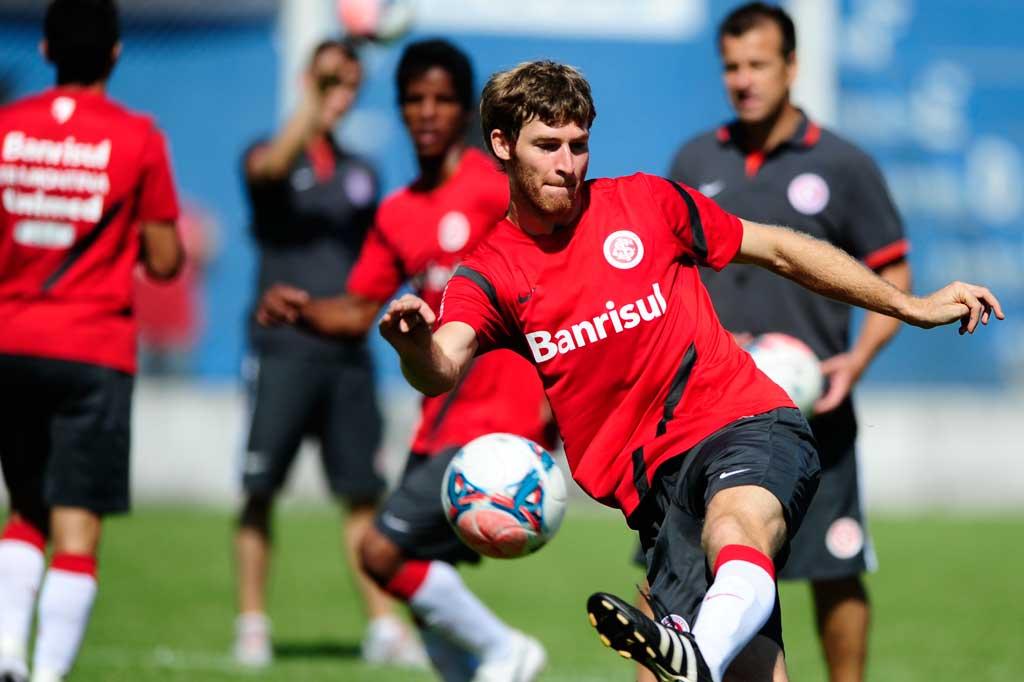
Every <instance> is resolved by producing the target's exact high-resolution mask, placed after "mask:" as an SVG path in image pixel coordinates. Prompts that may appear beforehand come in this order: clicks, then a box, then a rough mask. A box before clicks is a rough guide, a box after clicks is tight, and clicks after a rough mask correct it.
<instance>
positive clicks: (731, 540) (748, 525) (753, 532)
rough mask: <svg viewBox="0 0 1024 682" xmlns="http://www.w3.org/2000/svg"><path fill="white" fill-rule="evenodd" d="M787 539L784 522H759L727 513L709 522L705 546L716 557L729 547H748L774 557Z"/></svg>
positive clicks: (704, 539) (704, 535) (779, 520)
mask: <svg viewBox="0 0 1024 682" xmlns="http://www.w3.org/2000/svg"><path fill="white" fill-rule="evenodd" d="M785 537H786V524H785V521H784V520H783V519H781V518H779V519H777V520H775V519H768V520H763V519H760V520H757V521H756V522H755V521H753V520H752V519H750V518H748V517H746V516H744V515H743V514H740V513H727V514H719V515H716V516H715V517H714V518H713V519H708V520H707V521H706V522H705V524H704V530H703V532H702V534H701V542H702V544H703V546H704V547H705V549H706V551H707V553H708V554H709V555H711V556H716V555H717V554H718V551H719V550H721V549H722V548H723V547H725V546H726V545H745V546H747V547H753V548H754V549H756V550H758V551H759V552H761V553H762V554H765V555H767V556H770V557H772V556H775V553H776V552H777V551H778V549H779V547H781V546H782V543H783V542H784V541H785Z"/></svg>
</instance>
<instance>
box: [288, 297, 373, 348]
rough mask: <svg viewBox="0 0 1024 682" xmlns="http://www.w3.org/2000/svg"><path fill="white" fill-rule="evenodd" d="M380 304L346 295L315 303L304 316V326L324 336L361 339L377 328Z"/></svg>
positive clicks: (302, 311) (303, 312)
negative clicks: (374, 327)
mask: <svg viewBox="0 0 1024 682" xmlns="http://www.w3.org/2000/svg"><path fill="white" fill-rule="evenodd" d="M378 310H380V304H379V303H376V302H372V301H365V300H359V299H354V298H353V297H352V296H348V295H343V296H335V297H333V298H319V299H313V300H311V301H309V302H308V303H306V304H305V305H304V306H303V307H302V310H301V312H300V319H301V321H302V324H303V325H304V326H305V327H307V328H309V329H312V330H313V331H315V332H316V333H318V334H322V335H324V336H332V337H341V338H358V337H361V336H365V335H366V332H368V331H369V330H370V327H371V326H372V325H373V318H374V317H375V316H376V315H377V311H378Z"/></svg>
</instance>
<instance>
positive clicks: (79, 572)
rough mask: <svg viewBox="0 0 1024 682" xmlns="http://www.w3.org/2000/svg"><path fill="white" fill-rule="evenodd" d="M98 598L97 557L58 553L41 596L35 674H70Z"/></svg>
mask: <svg viewBox="0 0 1024 682" xmlns="http://www.w3.org/2000/svg"><path fill="white" fill-rule="evenodd" d="M95 598H96V562H95V560H94V559H93V558H92V557H82V556H72V555H67V554H58V555H55V556H54V557H53V562H52V563H51V565H50V570H49V571H47V573H46V579H45V580H44V581H43V589H42V592H41V594H40V595H39V628H38V632H37V633H36V649H35V654H34V655H33V658H32V669H33V675H40V676H57V677H63V676H64V675H67V673H68V671H70V670H71V666H72V665H73V664H74V662H75V656H76V655H77V654H78V647H79V646H80V645H81V644H82V637H83V636H84V635H85V626H86V625H88V623H89V613H90V611H92V603H93V600H95Z"/></svg>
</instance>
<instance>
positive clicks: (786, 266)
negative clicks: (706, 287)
mask: <svg viewBox="0 0 1024 682" xmlns="http://www.w3.org/2000/svg"><path fill="white" fill-rule="evenodd" d="M742 222H743V242H742V244H741V245H740V249H739V252H738V253H737V254H736V257H735V258H734V259H733V261H734V262H737V263H751V264H753V265H759V266H761V267H763V268H767V269H768V270H771V271H772V272H775V273H777V274H779V275H782V276H783V277H786V278H788V279H791V280H793V281H794V282H796V283H797V284H800V285H801V286H804V287H806V288H808V289H810V290H811V291H814V292H817V293H819V294H821V295H823V296H828V297H829V298H833V299H836V300H837V301H843V302H844V303H850V304H852V305H856V306H859V307H861V308H866V309H867V310H871V311H874V312H876V313H881V314H883V315H888V316H890V317H895V318H897V319H900V320H903V321H904V322H906V323H907V324H912V325H914V326H917V327H923V328H925V329H930V328H931V327H937V326H939V325H944V324H949V323H951V322H956V321H957V320H959V321H960V333H961V334H964V333H968V334H973V333H974V330H975V329H976V328H977V326H978V323H979V322H981V323H982V324H988V322H989V318H990V316H991V314H992V313H993V312H994V313H995V315H996V317H998V318H999V319H1003V318H1004V315H1003V309H1002V307H1001V306H1000V305H999V300H998V299H997V298H996V297H995V295H993V294H992V292H990V291H989V290H988V289H986V288H985V287H982V286H978V285H976V284H967V283H964V282H953V283H952V284H948V285H946V286H945V287H943V288H942V289H939V290H938V291H936V292H934V293H932V294H930V295H928V296H924V297H918V296H912V295H910V294H908V293H905V292H903V291H900V290H899V289H898V288H896V287H895V286H893V285H892V284H890V283H889V282H886V281H885V280H884V279H882V278H881V277H879V276H878V275H876V274H875V273H874V272H872V271H871V270H869V269H868V268H867V267H865V266H864V265H862V264H861V263H859V262H858V261H856V260H854V259H853V257H851V256H850V255H848V254H847V253H845V252H844V251H842V250H840V249H837V248H836V247H834V246H832V245H831V244H827V243H826V242H823V241H821V240H820V239H815V238H814V237H809V236H807V235H805V234H801V233H799V232H795V231H793V230H789V229H786V228H783V227H771V226H768V225H761V224H759V223H754V222H750V221H747V220H744V221H742Z"/></svg>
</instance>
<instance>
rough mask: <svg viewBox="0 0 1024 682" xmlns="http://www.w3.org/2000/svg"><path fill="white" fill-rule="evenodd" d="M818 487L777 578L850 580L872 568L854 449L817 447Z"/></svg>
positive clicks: (874, 561) (853, 447)
mask: <svg viewBox="0 0 1024 682" xmlns="http://www.w3.org/2000/svg"><path fill="white" fill-rule="evenodd" d="M819 455H820V457H821V483H820V484H819V485H818V493H817V494H816V495H815V496H814V499H813V500H812V501H811V506H810V507H809V508H808V509H807V513H806V514H805V515H804V521H803V524H801V526H800V531H799V532H798V533H797V534H796V535H795V536H794V537H793V541H792V543H790V552H789V559H788V561H786V565H785V567H784V568H783V569H782V570H781V571H779V580H836V579H840V578H851V577H854V576H857V575H860V574H861V573H864V572H865V571H873V570H875V567H876V559H875V552H874V548H873V546H872V544H871V537H870V536H869V535H868V529H867V524H866V523H865V520H864V513H863V506H862V504H861V497H860V477H859V471H858V466H857V451H856V447H855V446H853V445H850V446H848V447H844V448H838V449H832V448H829V447H822V448H819Z"/></svg>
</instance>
